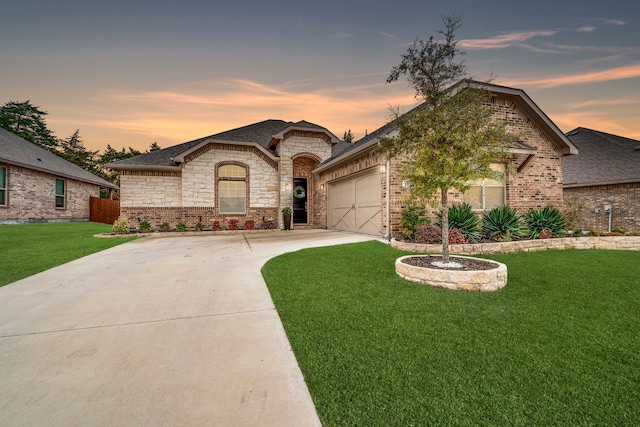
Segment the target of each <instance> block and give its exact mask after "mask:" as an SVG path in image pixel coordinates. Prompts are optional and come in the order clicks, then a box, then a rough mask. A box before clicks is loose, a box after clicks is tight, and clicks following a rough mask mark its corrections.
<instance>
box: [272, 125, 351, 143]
mask: <svg viewBox="0 0 640 427" xmlns="http://www.w3.org/2000/svg"><path fill="white" fill-rule="evenodd" d="M292 130H301V131H307V132H316V133H324V134H325V135H327V136H328V137H329V138H330V140H331V145H333V144H337V143H338V142H340V139H339V138H338V137H337V136H335V135H334V134H332V133H331V132H329V131H328V130H327V129H324V128H323V129H319V128H308V127H304V126H288V127H286V128H284V129H283V130H281V131H280V132H278V133H276V134H275V135H273V136H272V138H271V143H270V145H274V143H273V141H279V140H281V139H283V138H284V135H285V134H286V133H287V132H291V131H292Z"/></svg>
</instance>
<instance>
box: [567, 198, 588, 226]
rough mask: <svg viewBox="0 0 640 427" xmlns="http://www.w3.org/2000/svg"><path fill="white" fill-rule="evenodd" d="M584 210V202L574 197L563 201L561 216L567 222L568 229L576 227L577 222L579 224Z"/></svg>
mask: <svg viewBox="0 0 640 427" xmlns="http://www.w3.org/2000/svg"><path fill="white" fill-rule="evenodd" d="M585 208H586V206H585V204H584V202H583V201H582V200H580V199H578V198H577V197H576V196H572V197H570V198H568V199H567V200H565V202H564V211H563V214H564V218H565V220H566V222H567V228H568V229H570V230H573V229H575V228H576V227H577V226H578V222H580V219H581V218H582V213H583V212H584V210H585Z"/></svg>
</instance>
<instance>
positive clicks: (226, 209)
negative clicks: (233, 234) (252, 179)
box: [218, 165, 247, 214]
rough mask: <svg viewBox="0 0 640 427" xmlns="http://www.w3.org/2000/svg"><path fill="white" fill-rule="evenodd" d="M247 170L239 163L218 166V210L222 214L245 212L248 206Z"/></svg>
mask: <svg viewBox="0 0 640 427" xmlns="http://www.w3.org/2000/svg"><path fill="white" fill-rule="evenodd" d="M246 203H247V170H246V169H245V168H244V167H242V166H239V165H223V166H220V168H218V210H219V212H220V213H221V214H244V213H246V210H247V207H246Z"/></svg>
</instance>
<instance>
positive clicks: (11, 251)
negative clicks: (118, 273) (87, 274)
mask: <svg viewBox="0 0 640 427" xmlns="http://www.w3.org/2000/svg"><path fill="white" fill-rule="evenodd" d="M109 232H111V226H110V225H107V224H98V223H95V222H61V223H46V224H16V225H13V224H3V225H0V245H1V247H2V257H0V286H3V285H6V284H7V283H11V282H15V281H16V280H19V279H22V278H25V277H28V276H31V275H33V274H36V273H39V272H41V271H44V270H47V269H49V268H52V267H55V266H57V265H60V264H64V263H65V262H69V261H72V260H74V259H76V258H80V257H83V256H85V255H89V254H92V253H94V252H99V251H101V250H104V249H107V248H110V247H113V246H116V245H120V244H122V243H125V242H128V241H130V240H132V239H134V237H132V238H114V239H98V238H95V237H93V235H94V234H99V233H109ZM96 273H97V272H96Z"/></svg>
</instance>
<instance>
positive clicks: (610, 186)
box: [563, 127, 640, 232]
mask: <svg viewBox="0 0 640 427" xmlns="http://www.w3.org/2000/svg"><path fill="white" fill-rule="evenodd" d="M567 137H568V138H569V139H570V140H571V142H572V143H573V144H574V145H575V146H576V147H578V149H579V150H580V154H579V155H578V156H570V157H566V158H564V161H563V168H564V186H563V187H564V198H565V203H567V204H570V203H572V202H574V203H575V201H577V202H579V203H581V204H583V205H584V209H583V211H582V215H581V218H580V221H579V222H578V227H579V228H581V229H582V230H598V231H600V232H605V231H609V212H607V211H606V210H605V205H611V228H622V229H623V230H625V231H630V232H638V231H640V141H637V140H635V139H629V138H624V137H622V136H616V135H611V134H608V133H604V132H599V131H596V130H591V129H585V128H582V127H579V128H577V129H574V130H572V131H570V132H568V133H567Z"/></svg>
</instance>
